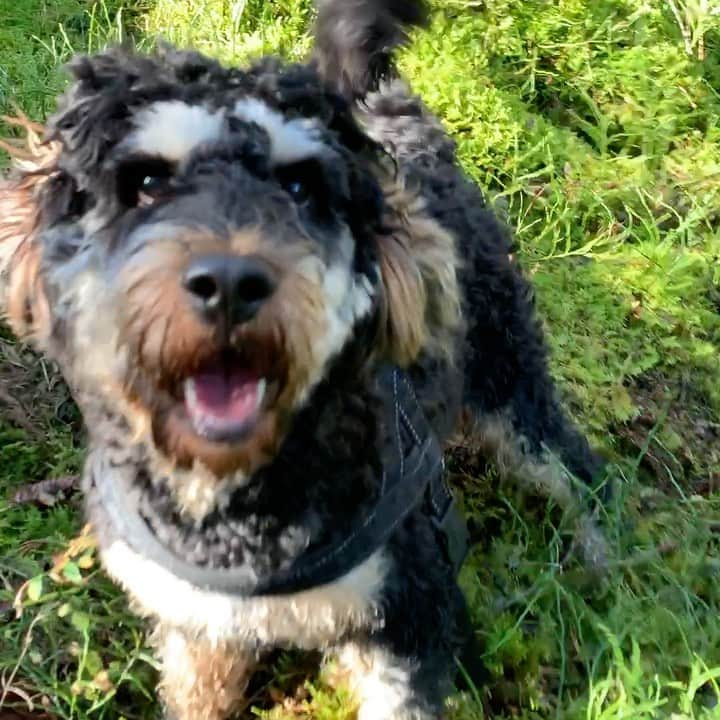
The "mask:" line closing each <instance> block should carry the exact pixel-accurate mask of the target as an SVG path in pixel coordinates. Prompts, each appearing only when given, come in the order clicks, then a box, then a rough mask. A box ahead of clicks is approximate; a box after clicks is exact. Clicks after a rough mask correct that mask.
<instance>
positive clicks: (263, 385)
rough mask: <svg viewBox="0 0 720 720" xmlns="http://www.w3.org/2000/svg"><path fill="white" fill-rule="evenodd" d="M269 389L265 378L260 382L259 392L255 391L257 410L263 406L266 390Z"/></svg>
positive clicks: (258, 385)
mask: <svg viewBox="0 0 720 720" xmlns="http://www.w3.org/2000/svg"><path fill="white" fill-rule="evenodd" d="M266 389H267V380H266V379H265V378H260V380H258V384H257V390H256V391H255V395H256V399H255V408H256V409H257V408H259V407H260V406H261V405H262V401H263V399H264V398H265V390H266Z"/></svg>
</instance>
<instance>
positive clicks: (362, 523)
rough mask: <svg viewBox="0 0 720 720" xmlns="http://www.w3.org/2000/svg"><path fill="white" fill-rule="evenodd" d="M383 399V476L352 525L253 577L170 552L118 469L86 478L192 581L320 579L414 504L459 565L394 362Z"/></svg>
mask: <svg viewBox="0 0 720 720" xmlns="http://www.w3.org/2000/svg"><path fill="white" fill-rule="evenodd" d="M378 382H379V389H380V393H381V397H382V399H383V403H384V438H383V443H384V445H383V452H382V457H383V476H382V488H381V493H380V497H379V498H378V500H377V503H376V504H375V505H374V507H373V508H372V509H371V511H370V512H369V513H367V514H366V515H364V516H362V517H358V518H357V520H356V521H355V522H354V523H353V524H352V530H351V532H350V533H349V534H348V535H347V536H346V537H345V538H344V539H343V540H342V541H340V542H338V543H335V544H333V545H330V546H323V547H319V548H313V549H308V550H307V551H305V552H304V553H302V554H301V555H299V556H298V557H297V558H296V559H295V560H294V561H293V563H292V564H291V565H290V566H289V567H287V568H283V569H282V570H279V571H277V572H275V573H273V574H272V575H270V576H268V577H263V578H259V579H258V578H257V577H256V576H255V574H254V573H253V572H252V571H251V570H250V569H249V568H247V567H238V568H230V569H218V568H209V567H201V566H198V565H195V564H192V563H189V562H187V561H185V560H184V559H183V558H181V557H179V556H178V555H176V554H175V553H173V552H172V551H170V550H169V549H168V548H167V547H166V546H165V545H164V544H163V543H162V542H161V541H160V539H159V538H158V537H157V536H156V535H155V533H154V532H153V531H152V529H151V528H150V527H149V526H148V524H147V523H146V522H145V520H144V519H143V517H142V516H141V515H140V513H139V512H138V510H137V505H136V503H135V502H133V491H132V488H131V487H128V485H127V483H126V482H124V481H123V478H122V474H121V473H118V472H117V471H113V469H112V468H110V467H108V466H106V465H104V466H103V465H101V466H100V467H98V466H95V467H94V468H93V477H92V484H93V485H94V486H95V488H96V490H97V492H98V493H99V498H100V501H101V502H102V504H103V507H104V509H105V511H106V512H107V513H108V515H109V518H110V520H111V522H112V523H113V525H114V526H115V530H116V531H117V533H118V534H119V536H120V537H121V538H122V539H123V540H124V541H125V542H127V543H128V545H129V546H130V547H131V548H132V549H133V550H134V551H135V552H137V553H138V554H140V555H143V556H144V557H146V558H148V559H150V560H153V561H154V562H157V563H158V564H159V565H161V566H162V567H164V568H165V569H167V570H169V571H170V572H172V573H173V574H174V575H176V576H177V577H179V578H181V579H183V580H186V581H188V582H190V583H192V585H194V586H196V587H200V588H203V589H206V590H210V591H214V592H222V593H227V594H230V595H239V596H245V597H250V596H257V595H281V594H282V595H285V594H289V593H295V592H300V591H302V590H307V589H309V588H312V587H316V586H319V585H324V584H326V583H330V582H332V581H334V580H337V579H338V578H339V577H341V576H342V575H344V574H345V573H347V572H348V571H350V570H351V569H352V568H354V567H357V566H358V565H359V564H360V563H362V562H363V561H364V560H366V559H367V558H369V557H370V556H371V555H372V554H373V553H374V552H375V551H376V550H377V549H378V548H379V547H381V546H382V545H383V544H384V543H385V542H387V541H388V540H389V539H390V536H391V535H392V534H393V532H394V531H395V530H396V528H397V527H398V526H399V525H400V523H402V521H403V520H404V519H405V518H406V517H407V516H408V515H409V514H410V513H411V512H413V511H414V510H416V509H418V508H422V511H423V512H424V513H426V514H427V515H429V516H430V518H431V519H432V522H433V524H434V526H435V528H436V530H437V535H438V542H439V543H440V544H441V545H442V550H443V552H444V553H445V554H446V558H447V560H448V562H450V563H451V564H452V565H453V568H454V570H455V572H456V573H457V572H459V570H460V566H461V565H462V563H463V561H464V559H465V555H466V553H467V547H468V545H467V530H466V527H465V523H464V521H463V519H462V517H461V516H460V513H459V512H458V510H457V507H456V505H455V502H454V498H453V495H452V492H451V490H450V488H449V487H448V486H447V484H446V482H445V477H444V475H445V473H444V461H443V453H442V448H441V447H440V444H439V442H438V439H437V437H436V436H435V434H434V433H433V431H432V429H431V428H430V425H429V424H428V422H427V419H426V417H425V414H424V413H423V411H422V408H421V407H420V404H419V403H418V400H417V397H416V395H415V391H414V389H413V387H412V383H411V381H410V380H409V378H408V377H407V375H406V374H405V373H404V372H403V371H401V370H399V369H397V368H394V367H390V368H385V369H383V371H382V372H381V373H380V376H379V379H378Z"/></svg>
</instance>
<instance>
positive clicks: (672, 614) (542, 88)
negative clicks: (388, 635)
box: [0, 0, 720, 720]
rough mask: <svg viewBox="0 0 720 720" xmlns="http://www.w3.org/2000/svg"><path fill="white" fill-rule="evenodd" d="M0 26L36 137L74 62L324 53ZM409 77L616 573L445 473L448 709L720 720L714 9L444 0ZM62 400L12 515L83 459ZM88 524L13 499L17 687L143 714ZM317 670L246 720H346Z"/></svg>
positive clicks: (719, 244)
mask: <svg viewBox="0 0 720 720" xmlns="http://www.w3.org/2000/svg"><path fill="white" fill-rule="evenodd" d="M0 17H1V18H3V22H2V24H0V111H3V112H7V111H9V110H10V109H11V103H13V102H15V103H17V104H18V105H19V106H20V107H22V108H23V109H25V110H26V112H28V114H30V115H31V116H32V117H34V118H38V119H41V118H42V117H44V116H45V114H46V113H47V112H48V111H49V110H50V108H51V107H52V98H53V94H54V93H55V91H56V90H57V89H58V88H59V87H61V85H62V82H63V81H62V75H61V74H60V73H59V71H58V63H60V62H61V61H62V60H64V59H65V58H66V57H68V56H69V54H70V53H71V52H72V51H74V50H82V49H85V48H88V47H90V48H97V47H99V46H101V45H102V44H103V43H104V42H106V41H107V40H108V39H110V40H117V39H121V38H124V37H127V36H131V37H133V38H134V39H135V41H136V42H138V43H142V44H144V45H149V44H150V43H151V42H152V38H154V37H155V36H157V35H162V36H164V37H166V38H168V39H170V40H172V41H174V42H178V43H180V44H192V45H195V46H197V47H199V48H200V49H202V50H203V51H206V52H208V53H212V54H214V55H216V56H218V57H219V58H221V59H222V60H223V61H224V62H242V61H244V60H246V59H247V58H248V57H250V56H252V55H257V54H259V53H264V52H268V51H277V52H280V53H282V54H283V55H285V56H287V57H291V58H298V57H302V55H303V54H304V52H305V51H306V50H307V48H308V47H309V40H308V37H307V33H306V29H307V27H308V22H309V19H310V3H309V2H308V1H307V0H280V1H278V2H273V3H269V2H262V1H261V0H248V1H247V2H237V3H231V2H227V0H201V1H199V2H190V1H189V0H157V1H156V2H151V1H150V0H136V1H135V2H124V3H123V2H121V1H120V0H118V2H107V4H104V5H92V4H91V3H90V2H83V0H55V1H54V2H50V1H49V0H48V2H46V3H43V2H41V1H40V0H22V2H20V1H19V0H14V1H13V2H9V0H0ZM402 67H403V70H404V72H405V73H406V75H407V76H408V77H410V78H411V80H412V82H413V85H414V87H415V88H416V89H417V90H418V91H419V92H420V93H422V95H423V97H424V98H425V100H426V101H427V102H428V103H429V104H430V106H431V107H432V108H433V109H434V110H435V111H436V112H437V113H438V114H439V115H440V116H441V117H442V118H443V120H444V122H445V123H446V126H447V128H448V129H449V130H450V132H451V133H452V134H453V135H454V137H455V138H456V140H457V142H458V147H459V152H460V158H461V161H462V163H463V165H464V166H465V168H466V169H467V171H468V172H469V173H470V174H471V175H472V176H473V177H474V178H475V179H476V180H477V182H478V183H479V184H480V185H481V186H482V187H483V188H484V189H485V190H486V191H487V192H488V194H489V196H490V197H492V198H493V200H494V202H495V203H496V205H497V208H498V211H499V212H502V213H506V214H507V216H508V218H509V220H510V222H511V223H512V225H513V226H514V227H515V228H516V232H517V238H518V241H519V245H520V256H521V259H522V262H523V264H524V266H525V268H526V270H527V272H528V273H530V274H531V276H532V278H533V281H534V284H535V287H536V291H537V298H538V308H539V311H540V313H541V315H542V317H543V319H544V322H545V323H546V326H547V331H548V336H549V339H550V344H551V346H552V350H553V361H552V362H553V371H554V373H555V375H556V377H557V378H558V381H559V385H560V387H561V390H562V392H563V393H564V395H565V398H566V401H567V403H568V406H569V407H570V409H571V411H572V413H573V415H574V416H575V417H576V419H577V420H578V422H579V423H580V424H581V425H582V426H583V427H584V429H585V430H586V431H587V432H588V433H589V434H590V435H591V437H592V438H593V440H594V441H595V442H596V443H597V444H598V445H599V446H600V447H601V448H603V450H604V451H605V452H606V454H607V456H608V458H609V460H610V470H609V475H610V477H611V480H612V482H613V484H614V486H615V488H616V493H615V496H614V499H613V501H612V503H611V505H610V507H608V508H607V516H606V518H605V522H606V525H607V528H608V535H609V538H610V542H611V547H612V558H611V568H610V571H609V573H608V575H607V577H606V578H604V579H603V580H602V581H601V582H593V581H592V580H591V579H589V578H587V577H586V576H585V574H584V573H583V571H582V569H581V568H580V567H579V566H578V565H577V563H576V562H575V561H574V560H573V559H572V558H570V559H568V558H567V557H566V556H565V553H566V551H567V548H568V542H567V535H568V533H569V529H568V527H566V525H565V523H564V522H563V520H562V518H559V516H558V513H557V512H556V509H554V508H552V507H547V506H546V505H545V504H543V503H538V502H537V501H531V500H530V499H522V498H520V497H518V496H517V495H516V494H515V493H514V492H513V491H512V490H511V489H509V488H505V487H501V486H500V485H499V484H498V482H497V480H496V478H495V477H494V476H493V474H492V473H490V474H487V475H479V474H478V473H474V472H472V471H471V470H470V469H468V468H457V469H456V480H457V483H458V484H459V485H460V486H461V487H462V490H463V500H464V505H465V510H466V513H467V514H468V516H469V518H470V521H471V525H472V528H473V532H474V537H475V539H476V541H477V544H476V545H475V547H474V549H473V551H472V553H471V556H470V558H469V560H468V563H467V564H466V566H465V568H464V570H463V574H462V582H463V585H464V587H465V589H466V591H467V594H468V597H469V599H470V605H471V608H472V613H473V617H474V621H475V627H476V631H477V633H478V635H479V637H480V639H481V640H482V641H483V644H484V647H485V654H484V660H485V662H486V664H487V666H488V668H489V670H490V674H491V677H490V680H489V682H488V684H487V686H486V687H482V688H476V689H474V690H473V691H468V692H464V693H458V694H457V695H456V696H455V697H453V698H452V700H451V703H450V708H449V714H450V717H452V718H453V719H454V720H479V718H483V717H486V716H488V714H492V715H493V716H496V717H518V718H522V719H523V720H530V719H531V718H533V719H534V718H567V719H574V718H578V719H580V718H583V719H584V720H621V718H622V719H623V720H624V719H627V718H632V719H635V718H637V719H640V718H668V719H669V718H674V719H676V720H680V719H685V718H697V719H698V720H699V719H701V718H712V717H720V705H718V702H719V701H720V688H719V684H720V624H719V623H718V621H717V618H718V616H719V613H720V553H719V552H718V530H719V528H720V494H718V491H717V486H718V484H719V482H720V270H719V268H720V230H719V229H718V228H719V223H720V129H719V128H720V12H718V10H717V6H716V5H714V4H713V3H711V2H707V1H704V0H684V1H683V0H673V1H672V2H671V1H669V0H668V2H660V0H649V2H648V1H643V0H607V1H606V2H602V3H598V2H594V0H556V1H555V2H547V1H546V0H522V1H521V0H504V1H503V2H498V1H497V0H485V2H482V3H480V2H470V1H464V2H461V1H459V0H444V2H439V1H438V2H437V3H436V12H435V15H434V20H433V24H432V27H431V28H430V30H429V31H427V32H423V33H420V34H418V36H417V37H416V38H415V42H414V43H413V45H412V46H411V48H409V49H408V50H407V51H406V52H404V53H403V56H402ZM3 346H4V347H5V353H4V357H5V361H4V362H3V364H2V366H0V379H1V378H2V374H3V373H6V374H7V373H10V374H11V375H12V373H17V372H20V373H21V374H22V373H25V374H26V375H27V373H30V377H32V378H33V379H34V381H35V384H36V385H38V386H39V387H40V388H41V394H44V396H47V397H50V398H56V399H57V397H58V396H57V393H58V392H59V390H58V389H57V388H55V387H48V386H47V380H46V379H45V375H44V373H38V370H37V366H35V365H33V364H32V363H30V362H28V361H27V359H23V358H24V356H19V355H18V350H17V348H16V347H14V346H12V345H10V344H9V343H8V342H7V341H3ZM18 357H19V358H20V359H19V360H17V361H13V362H10V361H9V360H8V358H10V359H12V358H16V359H17V358H18ZM23 368H26V369H23ZM27 368H31V369H27ZM12 377H13V378H14V377H15V375H12ZM23 393H24V394H26V389H24V390H23ZM60 400H61V401H62V402H60V401H51V402H46V403H45V404H44V405H43V404H42V403H40V405H39V406H38V405H37V404H36V403H35V404H33V407H39V408H40V409H39V410H38V411H37V412H36V413H35V415H36V417H34V418H33V422H34V424H35V426H37V427H38V428H39V429H40V432H39V433H32V432H31V431H29V430H28V429H27V428H26V429H22V428H20V427H17V426H16V424H13V422H12V421H11V420H10V416H9V415H7V413H6V417H5V420H3V419H2V415H0V484H1V486H2V487H3V489H5V488H7V490H8V497H9V495H10V494H11V492H12V489H13V488H14V487H16V486H18V485H21V484H23V483H25V482H28V481H30V480H35V479H42V478H44V477H46V476H48V475H52V474H62V473H65V472H68V471H69V470H72V469H74V468H77V467H78V465H79V463H80V462H81V458H82V442H81V439H79V438H78V437H77V432H76V428H75V425H76V419H75V418H74V417H73V416H72V412H71V411H70V410H68V409H67V408H66V407H65V405H66V404H67V403H66V402H65V400H66V399H65V398H63V397H62V396H60ZM59 406H62V407H63V408H64V409H63V411H62V412H58V407H59ZM2 407H3V406H2V405H0V412H1V411H2ZM80 529H81V525H80V520H79V518H78V514H77V512H76V509H75V508H73V507H71V506H68V505H66V504H61V505H59V506H57V507H55V508H53V509H51V510H39V509H29V508H28V507H13V506H11V505H10V503H9V502H5V501H4V500H2V499H0V558H1V559H0V611H2V612H4V613H5V614H4V615H3V618H2V619H4V620H5V621H6V622H5V623H4V624H3V625H2V626H0V678H2V679H0V693H2V690H1V688H2V683H5V684H6V685H8V686H9V687H11V688H15V692H14V693H12V700H13V701H17V702H20V703H22V697H23V696H24V695H26V694H29V695H31V696H32V697H33V699H34V702H35V704H36V705H38V706H40V707H43V706H48V707H49V708H50V709H51V710H52V711H53V712H54V713H55V714H57V716H59V717H61V718H115V717H119V716H120V715H123V716H124V717H127V718H144V717H150V716H152V713H153V712H154V711H155V707H154V705H153V702H152V700H151V699H150V698H151V692H152V684H153V682H154V668H153V662H152V659H151V657H150V655H149V654H148V653H147V651H146V650H145V649H144V647H143V638H142V628H141V625H140V623H139V622H138V621H137V620H135V619H134V618H133V617H132V616H130V615H129V614H128V613H127V612H126V610H125V601H124V598H123V596H122V595H120V594H119V593H118V592H117V591H116V590H114V589H113V588H112V587H111V586H110V584H109V583H108V581H107V580H105V579H104V578H103V577H102V574H101V573H100V572H99V571H97V570H96V569H95V566H94V556H93V554H92V550H91V548H87V547H85V546H83V545H82V544H81V545H80V546H79V547H71V548H70V550H71V552H70V553H67V552H66V553H65V555H63V550H64V549H65V548H66V547H67V543H68V541H69V540H70V539H71V538H72V537H74V536H75V535H76V534H77V533H79V532H80ZM58 555H59V557H58ZM19 588H22V592H21V593H20V595H19V600H18V601H17V603H16V604H17V608H18V611H20V610H21V613H20V615H19V617H16V611H15V610H9V611H8V610H7V608H8V606H12V603H13V601H14V599H15V598H16V596H17V593H18V589H19ZM301 668H302V666H299V665H298V664H297V658H295V657H294V656H283V657H281V658H280V660H279V661H278V663H276V664H275V665H274V666H273V667H272V668H269V669H268V670H267V671H266V672H265V673H264V674H263V682H261V687H260V690H259V693H258V695H257V706H258V707H260V708H264V709H258V710H257V712H258V713H261V716H263V717H268V718H272V719H273V720H277V719H279V718H282V719H286V718H291V717H292V718H304V717H307V718H309V717H314V718H321V719H322V720H341V719H343V718H345V717H347V716H348V713H349V710H348V709H349V706H350V704H351V703H350V702H349V700H348V698H346V697H343V696H334V695H332V693H330V692H329V691H328V690H327V689H326V688H324V687H322V684H321V683H320V682H319V681H314V682H310V683H309V684H308V683H307V682H305V675H304V673H303V671H302V669H301ZM278 694H280V695H283V694H284V695H285V696H286V698H287V699H286V702H284V703H282V707H276V708H274V709H269V708H270V705H271V703H270V702H269V700H268V698H273V697H274V698H277V697H278ZM6 701H7V698H6ZM254 716H255V714H254V713H253V712H252V711H250V710H249V711H248V714H247V717H248V718H250V717H254Z"/></svg>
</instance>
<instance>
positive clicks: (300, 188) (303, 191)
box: [284, 180, 310, 203]
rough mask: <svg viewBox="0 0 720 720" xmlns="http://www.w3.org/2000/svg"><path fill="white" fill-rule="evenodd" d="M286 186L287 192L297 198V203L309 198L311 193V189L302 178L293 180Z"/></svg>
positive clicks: (294, 198)
mask: <svg viewBox="0 0 720 720" xmlns="http://www.w3.org/2000/svg"><path fill="white" fill-rule="evenodd" d="M284 187H285V192H286V193H287V194H288V195H290V196H291V197H292V199H293V200H295V202H297V203H302V202H305V200H307V199H308V196H309V195H310V190H309V189H308V186H307V185H305V183H303V182H302V180H292V181H291V182H289V183H287V185H285V186H284Z"/></svg>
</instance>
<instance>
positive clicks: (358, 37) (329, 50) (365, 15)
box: [314, 0, 428, 99]
mask: <svg viewBox="0 0 720 720" xmlns="http://www.w3.org/2000/svg"><path fill="white" fill-rule="evenodd" d="M317 6H318V17H317V21H316V24H315V52H314V57H315V60H316V62H317V65H318V69H319V71H320V73H321V74H322V76H323V77H324V78H325V80H326V81H327V82H328V83H329V84H330V85H331V86H332V87H333V88H334V89H335V90H336V91H338V92H340V93H341V94H342V95H344V96H345V97H346V98H348V99H358V98H362V97H364V96H365V95H367V94H368V93H369V92H372V91H373V90H375V89H377V86H378V83H379V82H380V80H382V79H383V78H385V77H388V76H390V75H392V73H393V57H392V56H393V52H394V51H395V49H396V48H398V47H399V46H401V45H403V44H404V43H405V42H406V41H407V38H408V33H409V31H410V30H411V29H412V28H413V27H416V26H424V25H425V24H426V23H427V19H428V7H427V3H426V2H425V0H317Z"/></svg>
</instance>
